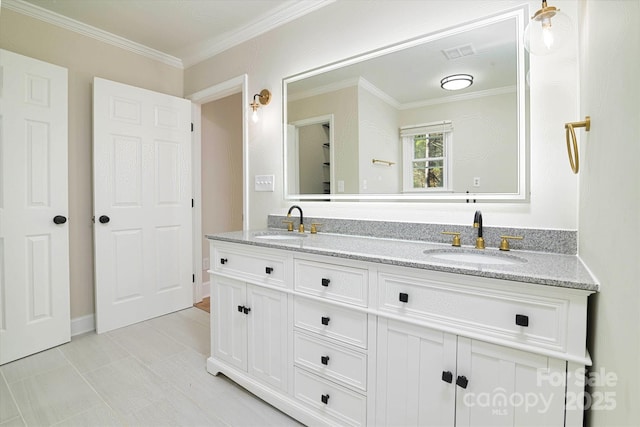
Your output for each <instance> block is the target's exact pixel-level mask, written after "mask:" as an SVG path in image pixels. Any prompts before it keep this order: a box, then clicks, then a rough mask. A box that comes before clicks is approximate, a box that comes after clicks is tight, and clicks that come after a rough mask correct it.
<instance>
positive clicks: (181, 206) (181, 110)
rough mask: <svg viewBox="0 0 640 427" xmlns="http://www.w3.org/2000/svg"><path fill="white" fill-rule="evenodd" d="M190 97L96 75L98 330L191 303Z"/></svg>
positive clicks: (111, 327) (95, 207)
mask: <svg viewBox="0 0 640 427" xmlns="http://www.w3.org/2000/svg"><path fill="white" fill-rule="evenodd" d="M190 105H191V104H190V102H189V101H187V100H185V99H182V98H177V97H174V96H169V95H165V94H161V93H156V92H152V91H148V90H145V89H140V88H136V87H133V86H128V85H124V84H120V83H116V82H111V81H108V80H104V79H99V78H96V79H94V83H93V131H94V135H93V158H94V164H93V173H94V215H95V224H94V245H95V274H96V330H97V332H98V333H101V332H106V331H109V330H112V329H116V328H119V327H122V326H126V325H130V324H132V323H136V322H140V321H142V320H146V319H150V318H152V317H157V316H161V315H163V314H166V313H170V312H173V311H176V310H180V309H183V308H186V307H189V306H191V305H192V301H193V285H192V283H193V274H194V272H193V268H192V265H193V263H192V252H193V247H192V241H191V239H192V236H191V222H192V219H191V209H192V205H191V197H192V196H191V136H190V128H191V124H190V123H191V106H190Z"/></svg>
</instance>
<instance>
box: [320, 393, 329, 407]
mask: <svg viewBox="0 0 640 427" xmlns="http://www.w3.org/2000/svg"><path fill="white" fill-rule="evenodd" d="M320 400H322V403H324V404H325V405H326V404H327V403H329V395H328V394H323V395H322V396H321V397H320Z"/></svg>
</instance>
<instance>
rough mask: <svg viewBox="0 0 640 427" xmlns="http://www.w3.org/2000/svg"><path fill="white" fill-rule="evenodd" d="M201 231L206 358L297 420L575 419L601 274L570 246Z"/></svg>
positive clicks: (461, 422)
mask: <svg viewBox="0 0 640 427" xmlns="http://www.w3.org/2000/svg"><path fill="white" fill-rule="evenodd" d="M365 226H366V225H365ZM525 234H526V233H525ZM207 237H208V238H209V240H210V256H211V260H212V261H211V270H210V271H209V272H210V274H211V282H210V283H211V300H212V306H211V325H212V328H211V357H210V358H209V359H208V363H207V369H208V371H209V372H210V373H212V374H218V373H223V374H224V375H226V376H228V377H229V378H231V379H232V380H234V381H235V382H237V383H238V384H240V385H241V386H243V387H245V388H246V389H247V390H249V391H251V392H252V393H254V394H255V395H257V396H258V397H260V398H262V399H264V400H265V401H267V402H269V403H271V404H272V405H274V406H276V407H277V408H279V409H281V410H282V411H284V412H285V413H287V414H289V415H290V416H292V417H293V418H295V419H297V420H299V421H300V422H302V423H304V424H307V425H389V426H397V425H438V426H442V425H448V426H454V425H456V426H466V425H491V426H497V425H510V426H515V425H517V426H521V425H549V426H563V425H567V426H579V425H582V419H583V410H582V407H583V406H582V401H581V399H582V396H583V395H584V368H585V366H587V365H590V364H591V361H590V358H589V355H588V353H587V352H586V349H585V345H586V330H587V329H586V324H587V323H586V322H587V298H588V296H589V295H590V294H592V293H594V292H596V291H597V289H598V285H597V283H595V282H594V280H593V278H592V277H591V276H590V274H589V273H588V271H587V270H586V269H585V267H584V266H583V265H582V263H581V261H580V260H579V258H577V257H576V256H575V255H567V254H561V253H545V252H537V251H525V250H512V251H509V252H503V251H498V250H497V249H492V248H489V247H488V246H487V249H484V250H479V249H474V248H473V246H471V247H467V246H463V247H452V246H451V244H445V243H430V242H425V241H416V240H400V239H389V238H379V237H362V236H356V235H345V234H333V233H323V232H320V233H316V234H311V233H299V232H297V231H292V232H289V231H286V230H285V229H273V228H271V229H267V230H258V231H243V232H232V233H222V234H216V235H211V236H207ZM526 237H527V236H526V235H525V239H526ZM581 373H582V375H580V374H581Z"/></svg>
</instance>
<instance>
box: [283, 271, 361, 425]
mask: <svg viewBox="0 0 640 427" xmlns="http://www.w3.org/2000/svg"><path fill="white" fill-rule="evenodd" d="M294 278H295V279H294V290H295V292H296V295H295V296H294V321H293V326H294V345H293V352H294V396H295V398H296V399H298V400H299V401H300V402H303V403H305V404H307V405H309V406H310V407H311V408H313V409H314V410H315V411H316V412H317V414H318V416H321V417H326V419H327V421H328V422H329V423H331V424H334V425H336V424H342V425H351V426H362V425H366V424H367V362H368V349H369V337H368V335H369V314H368V313H367V312H366V311H365V310H364V308H365V307H366V306H367V303H368V300H367V295H368V288H369V283H368V270H367V269H364V268H354V267H351V266H348V265H339V264H335V263H328V262H317V261H313V260H308V259H304V258H302V259H296V260H295V261H294ZM354 308H355V309H354Z"/></svg>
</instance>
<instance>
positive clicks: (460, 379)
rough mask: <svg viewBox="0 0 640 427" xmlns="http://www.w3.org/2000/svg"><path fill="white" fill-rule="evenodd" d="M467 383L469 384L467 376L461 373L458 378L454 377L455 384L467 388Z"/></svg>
mask: <svg viewBox="0 0 640 427" xmlns="http://www.w3.org/2000/svg"><path fill="white" fill-rule="evenodd" d="M468 384H469V380H468V379H467V377H465V376H463V375H459V376H458V379H456V385H458V386H459V387H462V388H467V385H468Z"/></svg>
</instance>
